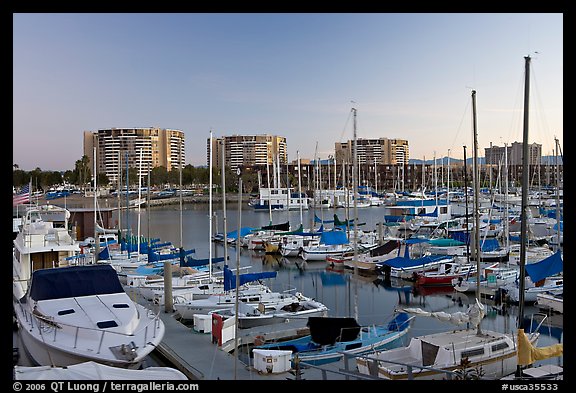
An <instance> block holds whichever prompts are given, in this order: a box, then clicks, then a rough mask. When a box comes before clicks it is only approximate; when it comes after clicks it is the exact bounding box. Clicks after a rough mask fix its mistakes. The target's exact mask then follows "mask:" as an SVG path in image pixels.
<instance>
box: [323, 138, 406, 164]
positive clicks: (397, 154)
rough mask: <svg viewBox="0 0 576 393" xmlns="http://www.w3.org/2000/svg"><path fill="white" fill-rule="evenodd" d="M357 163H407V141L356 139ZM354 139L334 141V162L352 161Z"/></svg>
mask: <svg viewBox="0 0 576 393" xmlns="http://www.w3.org/2000/svg"><path fill="white" fill-rule="evenodd" d="M356 149H357V158H358V164H383V165H397V164H408V161H409V160H410V152H409V148H408V141H407V140H404V139H388V138H378V139H363V138H359V139H356ZM353 150H354V141H353V140H349V141H348V142H344V143H341V142H336V144H335V146H334V153H335V156H336V162H337V163H338V164H341V163H343V162H347V163H352V154H353V153H354V152H353Z"/></svg>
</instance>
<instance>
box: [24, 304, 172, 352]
mask: <svg viewBox="0 0 576 393" xmlns="http://www.w3.org/2000/svg"><path fill="white" fill-rule="evenodd" d="M18 306H19V308H20V312H22V314H23V316H24V321H25V322H26V323H27V324H28V325H29V327H30V329H37V330H38V333H39V336H40V338H41V339H42V341H43V342H45V343H47V344H48V343H49V341H52V342H53V343H55V342H56V339H57V337H58V332H60V333H61V334H73V336H74V345H73V348H74V349H76V348H78V339H79V338H80V337H83V338H87V337H98V335H99V339H98V340H97V341H94V340H84V341H85V342H86V343H88V342H91V343H93V346H92V347H86V348H83V349H84V350H88V351H95V352H96V353H97V354H99V353H100V351H101V350H102V343H103V342H104V338H105V337H111V336H122V337H125V338H126V342H127V343H131V342H135V339H136V338H137V337H138V336H139V335H140V334H141V333H143V335H142V342H141V345H142V347H146V346H147V345H148V344H149V341H150V339H153V338H156V335H157V334H158V329H159V328H160V326H161V323H162V322H161V320H160V311H158V312H155V311H153V310H150V309H147V316H148V318H149V319H150V321H148V323H146V324H145V326H142V327H141V328H140V329H139V330H138V331H136V332H132V333H122V332H115V331H110V330H105V329H95V328H89V327H80V326H75V325H69V324H65V323H62V322H56V321H54V320H52V318H51V317H48V316H45V315H41V314H35V313H31V312H30V311H29V310H27V309H26V308H24V307H23V306H22V304H19V305H18ZM136 310H137V312H138V315H139V316H140V310H139V309H138V307H137V308H136ZM135 344H138V343H135Z"/></svg>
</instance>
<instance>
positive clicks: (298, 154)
mask: <svg viewBox="0 0 576 393" xmlns="http://www.w3.org/2000/svg"><path fill="white" fill-rule="evenodd" d="M296 158H297V160H298V199H299V200H300V198H302V178H301V176H300V151H299V150H296ZM300 225H301V226H302V225H303V218H302V202H300Z"/></svg>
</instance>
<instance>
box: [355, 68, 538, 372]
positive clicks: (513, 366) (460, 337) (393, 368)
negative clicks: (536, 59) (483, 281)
mask: <svg viewBox="0 0 576 393" xmlns="http://www.w3.org/2000/svg"><path fill="white" fill-rule="evenodd" d="M526 59H527V63H526V68H527V70H526V74H527V75H528V64H529V59H530V58H529V57H527V58H526ZM526 79H527V80H528V77H526ZM526 86H527V85H526ZM527 91H528V86H527V87H526V94H527ZM526 102H527V99H526V100H525V103H526ZM472 103H473V125H474V192H475V198H474V205H475V208H474V216H475V220H476V224H478V222H479V213H478V192H479V189H480V188H479V180H478V177H479V176H478V170H477V169H476V168H477V163H478V159H477V150H478V146H477V132H476V91H475V90H473V91H472ZM525 105H526V108H527V104H525ZM526 108H525V111H526V110H527V109H526ZM525 119H527V114H525ZM526 124H527V121H526V122H525V130H524V131H525V132H524V147H525V148H526V149H527V146H528V144H527V142H528V138H527V125H526ZM524 159H525V160H526V161H525V162H524V165H523V168H524V172H526V173H527V168H528V165H527V164H528V162H527V150H525V151H524ZM527 179H528V177H527V175H526V176H525V177H524V180H525V182H523V187H524V192H523V202H524V201H525V200H526V199H527V194H528V187H527V185H528V182H527ZM523 206H526V204H525V203H524V204H523ZM522 211H523V212H524V211H525V209H523V210H522ZM523 214H524V213H523ZM525 221H526V220H522V222H523V223H525ZM476 228H478V225H476ZM479 244H480V241H479V235H478V231H475V245H476V247H475V250H476V253H477V252H479V250H480V247H479ZM523 247H525V244H523ZM523 250H524V248H523ZM522 256H523V257H524V253H523V255H522ZM521 259H522V260H524V259H523V258H521ZM476 263H477V264H478V268H477V270H476V271H477V274H478V275H480V268H479V263H480V258H476ZM523 270H524V266H523V265H522V266H521V277H520V282H521V283H522V285H523V282H524V274H523ZM479 292H480V280H477V290H476V303H475V304H472V305H470V306H469V308H468V311H467V312H466V313H462V312H456V313H453V314H449V313H446V312H433V313H432V312H426V311H424V310H422V309H420V308H411V309H404V311H406V312H411V313H414V314H417V315H423V316H429V317H435V318H437V319H440V320H442V321H447V322H451V323H454V324H457V325H462V324H464V323H467V324H468V325H469V327H467V328H466V329H457V330H450V331H447V332H441V333H434V334H429V335H424V336H418V337H413V338H412V339H411V341H410V343H409V344H408V346H405V347H401V348H394V349H391V350H388V351H382V352H379V353H377V354H376V355H375V356H368V357H359V358H357V360H356V362H357V366H358V371H359V372H360V373H362V374H367V375H372V376H375V377H380V378H384V379H390V380H397V379H399V380H408V379H410V380H412V379H457V378H459V379H461V378H462V374H463V372H464V371H466V370H473V372H474V373H475V374H476V377H477V378H478V379H480V378H483V379H500V378H503V377H505V376H507V375H510V374H513V373H514V372H518V368H519V367H520V365H525V364H528V363H529V362H530V361H531V360H532V361H533V359H526V358H529V357H530V355H529V354H530V353H531V352H530V349H527V348H535V345H536V343H537V340H538V337H539V333H538V329H536V330H535V331H534V332H532V333H530V334H529V335H525V334H524V330H523V329H521V326H519V328H518V332H517V334H518V339H517V338H516V334H515V333H500V332H496V331H489V330H482V329H481V326H480V325H481V322H482V319H483V318H484V316H485V307H484V305H482V303H481V302H480V301H479V300H478V299H480V293H479ZM521 293H522V294H523V291H521ZM522 305H523V302H522V303H521V304H520V310H521V311H520V315H521V316H520V317H519V321H520V322H519V323H522V322H523V308H522ZM542 322H543V321H542ZM542 322H541V323H542ZM520 338H521V339H522V341H524V344H525V349H522V351H521V349H520V348H519V346H518V341H517V340H520ZM527 353H528V355H527Z"/></svg>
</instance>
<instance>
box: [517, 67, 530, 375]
mask: <svg viewBox="0 0 576 393" xmlns="http://www.w3.org/2000/svg"><path fill="white" fill-rule="evenodd" d="M524 59H525V60H526V61H525V76H524V131H523V137H522V208H521V209H520V263H519V264H520V291H519V292H520V297H519V300H518V329H522V326H523V325H522V324H523V322H524V321H523V320H524V295H525V293H524V285H525V283H524V280H525V277H526V271H525V266H526V241H527V239H526V237H527V236H526V235H527V233H528V222H527V218H528V216H527V214H526V209H527V207H528V165H529V162H530V161H529V159H528V158H529V157H528V119H529V116H528V105H529V97H530V56H526V57H524ZM518 367H520V366H518Z"/></svg>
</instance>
